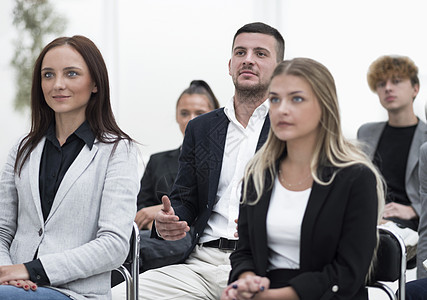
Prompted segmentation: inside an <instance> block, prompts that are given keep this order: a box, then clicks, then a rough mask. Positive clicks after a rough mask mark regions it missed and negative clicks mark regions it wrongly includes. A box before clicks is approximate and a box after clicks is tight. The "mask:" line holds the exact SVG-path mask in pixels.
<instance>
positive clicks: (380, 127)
mask: <svg viewBox="0 0 427 300" xmlns="http://www.w3.org/2000/svg"><path fill="white" fill-rule="evenodd" d="M386 124H387V123H386V122H381V123H378V124H377V125H376V126H373V127H372V131H371V133H370V135H369V136H367V137H366V139H365V142H366V143H367V144H368V145H369V146H370V147H368V149H367V152H368V153H367V154H368V156H369V158H370V159H371V160H373V159H374V154H375V151H376V150H377V147H378V143H379V141H380V137H381V134H382V133H383V131H384V128H385V125H386Z"/></svg>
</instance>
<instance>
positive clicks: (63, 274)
mask: <svg viewBox="0 0 427 300" xmlns="http://www.w3.org/2000/svg"><path fill="white" fill-rule="evenodd" d="M44 143H45V139H43V140H42V141H41V142H40V143H39V144H38V145H37V147H36V148H35V149H34V150H33V152H32V153H31V155H30V157H29V159H28V160H27V162H26V163H25V164H24V166H23V168H22V172H21V176H18V175H17V174H15V173H14V171H13V166H14V163H15V158H16V153H17V148H18V147H17V145H16V146H15V147H14V148H12V150H11V151H10V153H9V156H8V159H7V162H6V165H5V167H4V169H3V172H2V174H1V178H0V212H1V213H0V265H10V264H20V263H24V262H28V261H31V260H33V258H34V254H35V253H36V252H37V257H38V258H39V259H40V261H41V263H42V264H43V267H44V269H45V271H46V274H47V276H48V277H49V279H50V282H51V287H52V288H55V289H58V290H60V291H61V292H63V293H65V294H67V295H69V296H71V297H72V299H81V300H83V299H87V298H90V299H110V298H111V281H110V273H111V272H110V271H111V270H112V269H114V268H115V267H117V266H119V265H120V264H121V263H123V261H124V260H125V258H126V256H127V254H128V247H129V245H128V242H129V238H130V233H131V229H132V222H133V220H134V217H135V213H136V196H137V194H138V190H139V178H138V173H137V155H138V151H137V148H136V146H135V145H134V144H133V143H129V142H127V141H120V142H119V143H118V145H117V148H116V149H115V152H114V153H113V152H112V150H113V147H114V145H113V144H106V143H101V142H99V141H95V143H94V145H93V147H92V150H90V149H89V147H87V146H84V147H83V149H82V150H81V152H80V153H79V155H78V156H77V158H76V159H75V161H74V162H73V164H72V165H71V166H70V168H69V169H68V171H67V173H66V174H65V176H64V178H63V180H62V182H61V185H60V186H59V188H58V191H57V193H56V196H55V200H54V202H53V205H52V209H51V211H50V214H49V216H48V217H47V219H46V221H44V220H43V215H42V210H41V204H40V192H39V168H40V159H41V155H42V152H43V146H44ZM18 224H19V226H17V225H18Z"/></svg>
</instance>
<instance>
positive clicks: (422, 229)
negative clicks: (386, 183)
mask: <svg viewBox="0 0 427 300" xmlns="http://www.w3.org/2000/svg"><path fill="white" fill-rule="evenodd" d="M419 178H420V202H421V212H420V215H419V216H420V224H419V227H418V234H419V240H418V246H417V278H424V277H427V271H426V270H425V269H424V267H423V261H424V260H426V259H427V143H424V144H423V145H422V146H421V148H420V161H419Z"/></svg>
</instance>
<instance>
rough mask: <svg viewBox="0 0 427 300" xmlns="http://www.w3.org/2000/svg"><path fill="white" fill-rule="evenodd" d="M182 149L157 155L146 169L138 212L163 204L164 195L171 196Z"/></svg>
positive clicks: (139, 195)
mask: <svg viewBox="0 0 427 300" xmlns="http://www.w3.org/2000/svg"><path fill="white" fill-rule="evenodd" d="M180 149H181V147H180V148H178V149H175V150H169V151H164V152H159V153H155V154H153V155H151V156H150V159H149V161H148V163H147V167H146V168H145V171H144V175H143V176H142V179H141V188H140V190H139V193H138V200H137V204H138V210H140V209H142V208H144V207H148V206H153V205H158V204H162V197H163V195H169V193H170V190H171V189H172V185H173V182H174V181H175V177H176V174H177V173H178V157H179V153H180Z"/></svg>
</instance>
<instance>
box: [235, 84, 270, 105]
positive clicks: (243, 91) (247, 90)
mask: <svg viewBox="0 0 427 300" xmlns="http://www.w3.org/2000/svg"><path fill="white" fill-rule="evenodd" d="M234 87H235V93H236V96H238V98H239V99H240V100H241V102H246V103H255V102H259V101H264V100H265V97H267V90H268V84H261V83H258V84H257V85H254V86H246V87H243V86H240V85H239V83H238V82H237V80H235V81H234Z"/></svg>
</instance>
